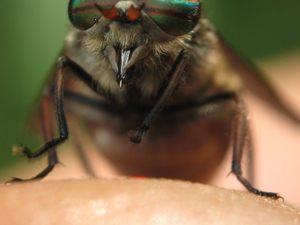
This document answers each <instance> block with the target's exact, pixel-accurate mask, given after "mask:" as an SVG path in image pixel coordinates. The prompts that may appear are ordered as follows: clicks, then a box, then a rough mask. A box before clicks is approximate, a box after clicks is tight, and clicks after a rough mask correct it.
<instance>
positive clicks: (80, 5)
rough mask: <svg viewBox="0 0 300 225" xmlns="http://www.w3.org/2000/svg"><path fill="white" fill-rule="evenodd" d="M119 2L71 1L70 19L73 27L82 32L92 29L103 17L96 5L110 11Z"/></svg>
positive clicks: (102, 0)
mask: <svg viewBox="0 0 300 225" xmlns="http://www.w3.org/2000/svg"><path fill="white" fill-rule="evenodd" d="M117 2H118V0H71V1H70V2H69V19H70V21H71V23H72V24H73V26H75V27H76V28H78V29H80V30H87V29H89V28H91V27H92V26H93V25H94V24H95V21H96V20H97V19H99V18H100V17H101V16H102V15H101V13H100V11H99V9H97V8H96V7H95V3H96V4H98V5H100V6H101V7H102V8H104V9H109V8H111V7H112V6H113V5H115V4H116V3H117Z"/></svg>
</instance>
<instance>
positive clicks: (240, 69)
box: [219, 36, 300, 124]
mask: <svg viewBox="0 0 300 225" xmlns="http://www.w3.org/2000/svg"><path fill="white" fill-rule="evenodd" d="M219 40H220V46H221V48H222V50H223V51H224V54H225V56H226V58H227V61H228V63H229V64H230V66H231V67H232V68H233V69H234V70H235V71H236V72H237V73H238V74H240V76H241V78H242V81H243V84H244V85H245V87H246V88H247V89H248V90H250V91H251V92H252V93H254V94H255V95H257V96H258V97H259V98H261V99H263V100H264V101H266V102H268V103H269V104H270V105H271V106H273V107H274V108H275V109H276V110H278V111H279V112H281V113H283V114H285V115H286V116H288V117H289V118H290V119H291V120H293V121H295V122H296V123H298V124H300V116H299V115H296V114H295V113H294V112H293V111H292V110H291V109H289V108H288V107H287V106H286V105H285V103H284V101H283V100H282V99H280V97H279V96H278V95H277V94H276V92H275V89H274V88H273V87H272V85H271V83H270V82H269V81H268V79H267V78H266V76H265V75H264V74H263V73H262V72H261V71H260V70H259V69H258V68H256V67H255V66H254V65H253V64H251V63H250V62H248V61H247V60H245V59H244V58H243V57H241V56H240V55H239V54H238V53H237V52H236V51H235V50H234V49H233V48H232V47H231V46H230V45H229V44H228V43H226V41H224V40H223V39H222V38H221V37H220V36H219Z"/></svg>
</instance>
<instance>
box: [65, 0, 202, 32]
mask: <svg viewBox="0 0 300 225" xmlns="http://www.w3.org/2000/svg"><path fill="white" fill-rule="evenodd" d="M133 1H134V0H133ZM117 2H119V0H71V1H70V3H69V18H70V21H71V23H72V24H73V25H74V26H75V27H77V28H78V29H81V30H87V29H89V28H91V27H92V26H93V25H94V23H95V19H99V18H100V17H101V16H102V15H101V13H100V11H99V10H98V9H97V8H96V7H95V6H94V4H95V3H96V4H98V5H100V6H101V7H102V8H103V9H109V8H111V7H112V6H114V5H115V4H116V3H117ZM135 2H138V3H139V5H142V4H145V7H144V9H143V11H144V12H145V13H147V14H148V15H149V16H150V17H151V18H152V19H153V21H154V22H155V23H156V24H157V26H159V27H160V28H161V29H162V30H163V31H164V32H165V33H167V34H169V35H173V36H180V35H183V34H187V33H188V32H190V31H191V30H192V29H194V27H195V26H196V25H197V23H198V21H199V19H200V17H201V6H202V3H201V1H200V0H135Z"/></svg>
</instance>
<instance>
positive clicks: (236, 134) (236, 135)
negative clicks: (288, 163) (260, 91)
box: [231, 94, 283, 199]
mask: <svg viewBox="0 0 300 225" xmlns="http://www.w3.org/2000/svg"><path fill="white" fill-rule="evenodd" d="M235 101H236V104H237V107H236V109H237V110H236V115H235V117H234V124H233V155H232V165H231V173H233V174H235V176H236V177H237V179H238V180H239V181H240V182H241V183H242V184H243V185H244V186H245V187H246V188H247V189H248V191H251V192H252V193H254V194H257V195H260V196H266V197H271V198H274V199H278V198H282V197H281V196H279V195H278V194H277V193H273V192H265V191H260V190H258V189H256V188H254V187H253V186H252V185H251V183H250V182H249V181H248V180H247V179H246V178H245V177H243V176H242V168H241V161H242V155H243V150H244V148H245V141H246V139H247V137H249V129H248V124H247V111H246V108H245V104H244V101H243V99H242V96H241V95H240V94H236V95H235ZM282 199H283V198H282Z"/></svg>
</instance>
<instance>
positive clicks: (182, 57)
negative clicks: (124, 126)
mask: <svg viewBox="0 0 300 225" xmlns="http://www.w3.org/2000/svg"><path fill="white" fill-rule="evenodd" d="M188 59H189V52H188V51H187V50H185V49H184V50H182V51H181V52H180V54H179V55H178V57H177V59H176V62H175V65H176V67H175V71H174V73H173V75H172V77H171V80H170V81H169V84H168V86H167V87H166V89H165V91H164V93H163V94H162V96H161V97H160V99H159V100H158V102H157V103H156V105H155V106H154V108H153V109H152V110H151V111H150V113H149V114H148V115H147V117H146V119H145V120H144V122H143V124H142V126H141V127H140V128H139V129H138V130H137V131H135V130H130V131H129V134H128V135H129V137H130V140H131V141H132V142H134V143H140V142H141V141H142V139H143V137H144V135H145V133H146V132H147V131H148V130H149V129H150V126H151V124H152V122H153V121H154V120H155V119H156V117H157V116H158V115H159V114H160V112H161V111H162V110H163V108H164V107H165V105H166V102H167V101H168V99H169V98H170V96H171V95H172V94H173V92H174V90H175V88H176V86H177V84H178V82H179V79H180V77H181V75H182V72H183V69H184V67H185V65H186V63H187V61H188Z"/></svg>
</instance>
